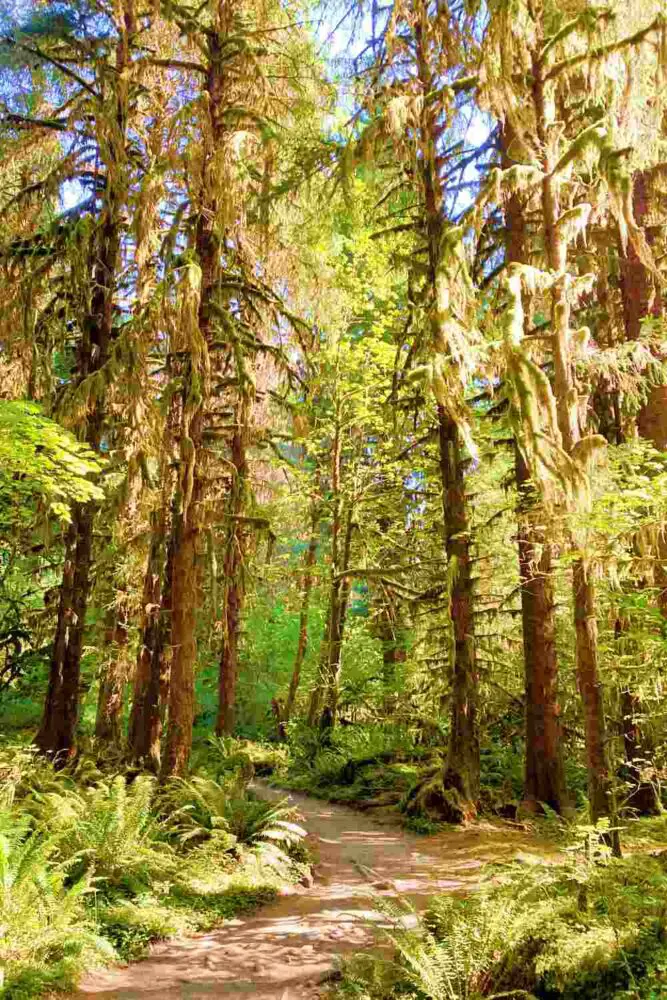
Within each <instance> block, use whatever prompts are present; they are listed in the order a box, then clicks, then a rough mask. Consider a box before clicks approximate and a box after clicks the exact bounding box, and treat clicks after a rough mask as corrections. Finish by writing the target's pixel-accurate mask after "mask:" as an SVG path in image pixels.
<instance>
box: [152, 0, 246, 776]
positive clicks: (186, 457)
mask: <svg viewBox="0 0 667 1000" xmlns="http://www.w3.org/2000/svg"><path fill="white" fill-rule="evenodd" d="M216 14H217V16H216V19H215V27H214V28H212V29H210V30H207V32H206V48H207V52H206V75H205V78H204V79H205V83H204V89H205V93H206V114H207V117H208V120H207V122H206V126H205V136H204V139H203V143H204V146H203V162H202V165H201V178H200V189H199V203H198V204H197V205H196V206H194V214H195V215H196V225H195V236H194V243H195V252H196V255H197V262H198V264H199V268H200V272H201V278H200V283H199V308H198V314H197V326H198V338H200V340H199V343H198V345H197V348H196V349H194V347H193V345H192V344H191V343H188V344H187V345H186V354H187V357H186V363H185V369H184V373H183V387H184V388H183V404H182V405H183V411H182V421H181V424H182V426H181V430H180V435H179V438H180V463H181V470H180V484H179V490H178V501H179V502H178V504H177V511H178V514H177V517H176V518H175V521H174V554H173V564H172V565H173V577H172V615H171V650H172V662H171V681H170V685H169V713H168V725H167V737H166V741H165V753H164V758H163V762H162V775H163V777H168V776H170V775H180V774H183V773H184V772H185V771H186V770H187V766H188V761H189V758H190V750H191V748H192V725H193V722H194V686H195V684H194V675H195V665H196V660H197V640H196V625H197V611H198V608H199V601H200V594H199V590H200V587H199V583H200V581H199V566H198V561H197V560H198V551H199V548H200V540H201V537H202V533H203V521H204V519H203V511H202V509H201V508H202V503H203V500H204V495H205V491H206V452H205V449H204V447H203V445H204V428H205V421H206V418H207V416H208V409H209V402H210V397H211V351H212V349H213V345H214V343H215V342H216V337H217V335H218V332H219V331H218V325H217V324H216V310H217V309H219V308H220V301H219V300H220V282H221V277H222V254H223V250H224V247H225V237H224V234H223V232H222V220H221V218H220V214H221V205H220V204H219V200H218V192H219V191H220V190H221V189H222V188H221V178H220V176H219V174H220V169H221V159H220V157H221V154H222V151H223V150H224V149H225V143H226V140H227V137H228V135H229V128H230V126H229V123H228V120H227V118H226V113H227V102H228V78H227V72H228V62H229V55H228V53H227V48H226V46H227V44H228V42H227V36H228V35H229V34H231V33H232V30H233V19H234V15H235V5H234V4H223V3H220V4H218V6H217V12H216ZM213 176H215V177H216V182H215V184H213V183H211V180H210V178H211V177H213ZM221 337H222V333H221ZM218 346H219V347H224V346H225V345H224V344H219V345H218ZM227 346H229V345H227ZM228 353H229V352H228V351H225V352H224V356H225V357H224V359H225V361H226V360H227V356H228Z"/></svg>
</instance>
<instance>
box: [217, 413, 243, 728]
mask: <svg viewBox="0 0 667 1000" xmlns="http://www.w3.org/2000/svg"><path fill="white" fill-rule="evenodd" d="M247 422H248V414H247V412H246V407H245V406H240V407H239V414H238V417H237V426H236V428H235V430H234V434H233V436H232V466H233V468H234V473H233V481H232V488H231V493H230V498H229V526H228V528H227V542H226V552H225V561H224V578H225V590H224V593H225V602H224V608H223V634H222V648H221V651H220V670H219V678H218V720H217V725H216V732H217V733H218V735H222V734H224V733H232V732H233V731H234V723H235V708H236V685H237V681H238V673H239V631H240V627H241V617H242V614H243V604H244V600H245V579H244V563H245V557H246V548H247V527H246V526H245V525H244V524H243V522H242V520H241V518H242V516H243V514H244V512H245V507H246V499H247V492H248V458H247V454H246V441H245V436H246V429H247Z"/></svg>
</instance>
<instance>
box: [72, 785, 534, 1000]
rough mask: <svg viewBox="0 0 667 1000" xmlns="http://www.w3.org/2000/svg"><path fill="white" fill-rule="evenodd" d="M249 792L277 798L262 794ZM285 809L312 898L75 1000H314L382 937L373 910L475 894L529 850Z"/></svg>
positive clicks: (96, 984)
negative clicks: (494, 865) (483, 873)
mask: <svg viewBox="0 0 667 1000" xmlns="http://www.w3.org/2000/svg"><path fill="white" fill-rule="evenodd" d="M257 790H258V791H259V792H260V794H262V795H265V796H266V797H267V798H268V797H270V798H275V797H281V796H282V793H278V792H275V791H274V790H272V789H269V788H268V786H265V785H263V784H259V785H258V787H257ZM290 798H291V800H292V801H293V802H294V805H295V806H297V808H298V809H299V811H300V813H301V814H302V816H303V820H304V823H305V825H306V827H307V829H308V831H309V842H310V843H311V846H312V847H313V849H314V852H315V854H316V855H317V857H318V860H317V863H316V866H315V884H314V886H313V887H312V888H303V887H296V888H292V889H289V890H287V891H286V892H285V893H284V894H283V895H281V897H280V898H279V899H278V900H276V901H275V902H274V903H272V904H270V905H268V906H266V907H265V908H264V909H262V910H261V911H260V912H259V913H256V914H254V915H252V916H248V917H237V918H236V919H234V920H230V921H229V922H228V923H226V924H225V925H224V927H222V928H220V929H218V930H216V931H212V932H210V933H207V934H200V935H198V936H196V937H192V938H188V939H179V940H176V941H172V942H167V943H164V944H160V945H156V946H155V947H154V948H153V949H152V951H151V956H150V957H149V958H147V959H145V960H144V961H141V962H137V963H135V964H133V965H130V966H128V967H127V968H124V969H123V968H116V969H111V970H108V971H103V972H99V973H96V974H95V975H92V976H90V977H89V978H88V980H86V981H85V982H84V983H83V985H82V987H81V989H80V991H79V993H77V994H76V996H77V997H78V998H79V1000H86V998H88V1000H92V998H98V1000H101V998H106V997H109V998H110V997H115V998H118V1000H136V998H141V1000H153V998H158V997H160V998H167V1000H171V998H177V997H178V998H193V1000H194V998H199V997H202V998H204V997H212V996H221V997H232V998H234V997H235V998H242V997H247V996H252V997H254V998H255V1000H311V998H315V997H318V996H319V995H320V990H319V988H318V986H319V984H320V983H321V981H322V979H323V977H326V976H327V974H328V973H330V972H331V970H332V968H334V967H335V964H336V960H337V959H338V958H339V957H344V956H346V955H347V956H349V955H351V954H354V953H356V952H359V951H362V950H366V949H368V948H369V947H370V946H372V945H373V944H374V943H376V942H377V940H378V928H381V927H383V926H385V927H387V926H390V923H391V918H390V917H388V915H387V912H386V911H387V903H386V902H385V903H383V902H381V901H382V900H386V901H388V902H389V904H390V901H391V900H392V899H395V898H396V897H397V896H400V897H401V899H403V900H406V901H408V902H409V903H410V904H411V906H412V907H414V909H416V910H420V909H423V908H424V906H425V905H426V904H427V901H428V898H429V897H430V896H432V895H433V894H434V893H438V892H456V891H468V890H470V889H472V888H474V887H475V885H476V884H477V881H478V877H479V870H480V868H482V867H483V865H484V864H485V863H486V862H488V861H503V860H509V859H510V858H512V857H513V856H514V855H516V853H517V851H520V850H523V849H526V848H528V849H531V848H532V849H533V850H534V849H535V844H534V841H532V842H531V841H530V839H529V838H528V837H527V835H526V834H524V833H522V832H521V831H518V830H514V829H511V828H509V827H506V826H500V825H491V824H485V825H479V826H474V827H469V828H466V829H452V830H447V831H446V832H444V833H440V834H436V835H435V836H431V837H420V836H417V835H416V834H411V833H408V832H406V831H405V830H403V829H402V828H400V827H399V826H397V825H396V823H395V821H393V822H392V821H389V822H387V821H386V820H384V821H383V820H382V819H373V818H371V817H370V816H369V815H368V813H363V814H362V813H358V812H355V811H354V810H352V809H349V808H348V807H346V806H339V805H331V804H329V803H324V802H320V801H318V800H316V799H311V798H308V797H307V796H303V795H296V794H293V795H291V796H290ZM409 919H410V918H409V916H408V917H407V920H408V922H409Z"/></svg>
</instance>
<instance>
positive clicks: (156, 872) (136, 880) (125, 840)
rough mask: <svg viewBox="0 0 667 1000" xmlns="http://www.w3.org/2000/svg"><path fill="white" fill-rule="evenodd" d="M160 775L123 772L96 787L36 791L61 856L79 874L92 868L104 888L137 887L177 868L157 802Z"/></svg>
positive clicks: (40, 815) (37, 811)
mask: <svg viewBox="0 0 667 1000" xmlns="http://www.w3.org/2000/svg"><path fill="white" fill-rule="evenodd" d="M154 795H155V779H154V778H152V777H149V776H147V775H141V776H139V777H138V778H136V779H135V780H134V781H133V782H132V783H131V784H129V783H128V781H127V779H126V778H125V777H124V776H123V775H116V776H115V777H114V778H112V779H111V780H110V781H101V782H98V783H97V784H95V785H93V786H91V787H90V788H82V789H77V790H74V789H64V790H63V791H60V792H46V793H40V792H36V793H35V794H34V797H33V803H32V806H31V808H32V811H33V814H34V815H35V816H36V818H37V820H38V822H39V823H41V824H42V825H43V826H45V827H46V828H48V829H49V830H50V831H51V835H52V837H53V841H54V843H55V844H56V845H57V852H58V856H59V857H60V858H61V859H62V860H63V861H66V862H67V863H68V864H69V867H70V870H71V873H72V875H73V876H74V877H80V876H81V875H83V873H84V872H85V873H87V874H88V875H89V876H90V877H92V878H94V879H95V881H96V884H97V885H100V884H102V887H103V890H104V891H105V892H109V891H111V890H114V889H115V890H118V889H122V890H123V891H126V892H130V893H131V892H137V891H140V890H141V889H142V888H143V887H146V886H147V885H148V884H149V883H150V881H151V879H153V878H163V877H164V876H165V875H166V874H168V873H169V872H170V871H171V870H172V869H173V858H172V855H171V852H170V850H169V847H168V845H167V844H166V843H159V844H158V843H157V840H158V836H159V833H160V831H159V827H158V822H157V818H156V816H155V814H154V813H153V811H152V804H153V799H154Z"/></svg>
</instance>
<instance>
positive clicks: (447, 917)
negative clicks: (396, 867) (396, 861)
mask: <svg viewBox="0 0 667 1000" xmlns="http://www.w3.org/2000/svg"><path fill="white" fill-rule="evenodd" d="M665 899H667V874H666V873H665V871H664V869H663V868H662V866H661V865H660V864H659V862H657V861H655V860H651V859H647V858H645V857H643V858H629V859H627V860H624V861H617V860H611V859H609V860H607V859H605V857H604V856H602V857H600V856H597V858H596V859H593V857H592V855H591V853H590V852H588V853H586V852H584V851H581V850H578V851H576V852H573V853H572V855H571V857H570V858H569V860H567V861H566V862H565V863H563V864H558V865H544V864H541V863H539V862H537V863H536V864H534V865H531V866H528V867H526V866H523V865H517V864H512V865H509V866H495V868H494V870H493V880H492V881H491V882H489V883H488V884H487V885H486V886H485V887H483V888H482V889H481V890H480V891H479V892H478V893H475V894H474V895H473V896H471V897H469V898H468V899H465V900H460V899H456V898H454V897H451V896H447V897H442V898H437V899H435V900H433V901H432V903H431V907H430V909H429V911H428V912H427V913H426V914H425V916H424V919H423V921H422V923H421V926H420V927H419V928H418V930H417V931H411V932H394V933H393V934H392V935H391V937H392V940H393V944H394V947H395V952H396V961H395V962H394V963H393V964H391V965H390V966H387V964H386V962H384V961H380V962H379V963H378V961H375V962H373V963H369V962H368V961H367V960H365V961H364V962H363V963H362V964H361V965H358V964H357V965H356V966H353V967H352V968H351V970H350V973H349V975H348V978H347V987H346V989H347V992H348V993H352V995H355V996H358V997H364V998H368V1000H371V998H372V1000H388V998H394V997H399V996H405V995H406V994H407V995H409V996H412V997H415V998H419V1000H445V998H446V1000H473V998H475V1000H477V998H482V997H489V998H490V997H501V996H503V997H524V998H527V997H532V998H536V1000H612V998H613V1000H621V998H622V997H623V998H630V997H634V998H635V1000H637V998H639V997H642V998H643V997H646V998H648V997H652V998H653V1000H657V997H662V996H664V995H665V993H664V981H665V976H664V973H665V970H666V969H667V907H666V906H665Z"/></svg>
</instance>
